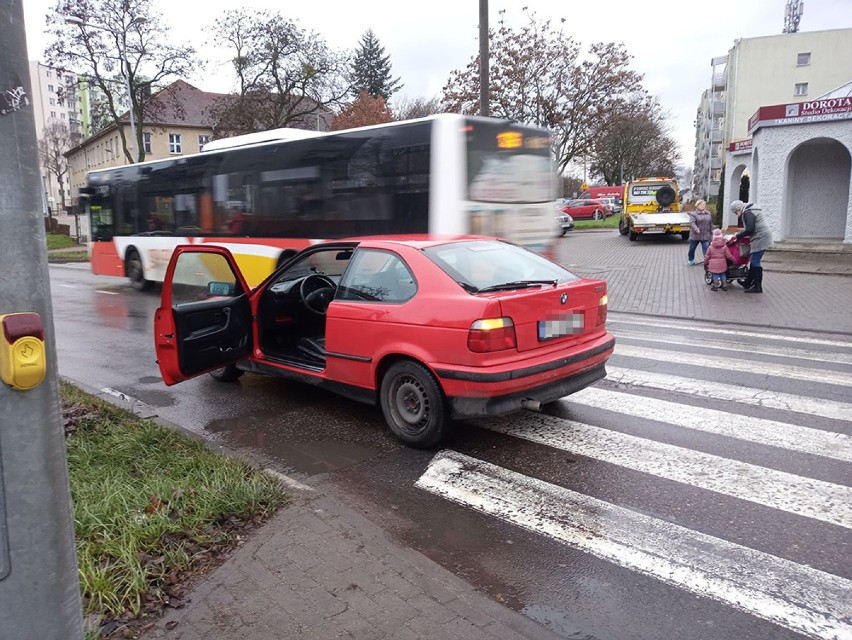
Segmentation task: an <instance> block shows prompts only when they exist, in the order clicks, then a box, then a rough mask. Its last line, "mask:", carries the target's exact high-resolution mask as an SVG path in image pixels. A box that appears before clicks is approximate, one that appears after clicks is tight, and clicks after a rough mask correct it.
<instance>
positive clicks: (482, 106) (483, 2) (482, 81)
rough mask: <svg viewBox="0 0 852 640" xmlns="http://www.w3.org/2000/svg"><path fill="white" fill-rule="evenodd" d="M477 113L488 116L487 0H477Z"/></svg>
mask: <svg viewBox="0 0 852 640" xmlns="http://www.w3.org/2000/svg"><path fill="white" fill-rule="evenodd" d="M479 115H482V116H486V117H488V116H489V115H490V110H489V108H488V0H479Z"/></svg>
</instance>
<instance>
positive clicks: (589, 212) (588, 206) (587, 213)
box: [562, 198, 612, 220]
mask: <svg viewBox="0 0 852 640" xmlns="http://www.w3.org/2000/svg"><path fill="white" fill-rule="evenodd" d="M562 212H563V213H567V214H568V215H569V216H571V217H572V218H574V219H575V220H583V219H589V220H603V219H604V218H607V217H609V216H611V215H612V207H611V206H610V205H609V204H607V203H606V202H603V201H602V200H597V199H594V198H593V199H588V200H569V201H568V202H566V203H565V205H564V206H563V207H562Z"/></svg>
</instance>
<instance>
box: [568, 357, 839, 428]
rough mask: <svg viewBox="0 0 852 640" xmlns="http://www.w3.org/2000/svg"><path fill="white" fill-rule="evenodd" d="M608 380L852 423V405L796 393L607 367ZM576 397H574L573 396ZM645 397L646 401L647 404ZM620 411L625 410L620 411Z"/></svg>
mask: <svg viewBox="0 0 852 640" xmlns="http://www.w3.org/2000/svg"><path fill="white" fill-rule="evenodd" d="M606 379H607V380H608V381H610V382H617V383H619V384H629V385H631V386H634V387H644V388H649V389H660V390H662V391H673V392H675V393H682V394H685V395H690V396H695V397H698V398H712V399H714V400H725V401H729V402H737V403H739V404H748V405H752V406H755V407H766V408H768V409H781V410H783V411H792V412H795V413H805V414H808V415H815V416H820V417H823V418H831V419H833V420H846V421H849V420H852V404H849V403H847V402H835V401H833V400H823V399H821V398H808V397H805V396H797V395H793V394H792V393H781V392H778V391H766V390H763V389H753V388H749V387H741V386H736V385H732V384H725V383H722V382H709V381H704V380H696V379H695V378H682V377H680V376H673V375H669V374H667V373H652V372H648V371H641V370H639V369H626V368H623V367H611V366H609V365H607V368H606ZM571 397H572V398H573V397H574V396H571ZM644 401H645V398H643V402H644ZM619 411H622V410H621V409H619Z"/></svg>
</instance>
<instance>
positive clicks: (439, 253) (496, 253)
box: [424, 240, 578, 293]
mask: <svg viewBox="0 0 852 640" xmlns="http://www.w3.org/2000/svg"><path fill="white" fill-rule="evenodd" d="M424 253H425V254H426V256H428V257H429V259H431V260H432V261H433V262H434V263H435V264H437V265H438V266H439V267H440V268H441V269H442V270H443V271H444V272H445V273H447V275H449V276H450V277H451V278H452V279H453V280H455V281H456V282H458V283H459V285H461V286H462V287H463V288H464V289H465V290H466V291H469V292H470V293H476V292H477V291H479V290H481V289H487V288H489V287H494V286H497V285H501V284H505V283H509V282H530V281H537V280H542V281H544V280H548V281H555V282H570V281H572V280H577V278H578V276H576V275H574V274H573V273H571V272H570V271H568V270H567V269H565V268H564V267H562V266H560V265H558V264H556V263H555V262H551V261H550V260H548V259H546V258H544V257H542V256H540V255H539V254H537V253H535V252H533V251H529V250H528V249H524V248H523V247H519V246H517V245H514V244H510V243H508V242H502V241H500V240H473V241H465V242H452V243H448V244H442V245H438V246H434V247H429V248H428V249H425V250H424Z"/></svg>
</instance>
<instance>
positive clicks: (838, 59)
mask: <svg viewBox="0 0 852 640" xmlns="http://www.w3.org/2000/svg"><path fill="white" fill-rule="evenodd" d="M710 66H711V72H710V74H709V77H708V88H707V89H706V90H705V91H704V93H703V94H702V96H701V101H700V105H699V108H698V114H697V119H696V145H695V169H694V175H695V183H694V188H695V192H696V194H698V195H699V196H701V197H707V196H709V198H708V199H710V198H715V197H716V196H717V195H718V192H719V183H720V179H721V172H722V169H723V166H724V165H725V164H726V161H725V158H726V153H727V150H728V149H729V147H730V146H731V144H732V143H739V145H740V146H741V147H742V146H744V145H746V144H747V143H745V142H742V141H745V140H747V139H748V138H749V135H750V134H749V124H748V123H749V118H751V117H752V116H753V115H754V113H755V112H756V111H757V110H758V108H759V107H761V106H764V105H774V104H786V103H793V102H803V101H806V100H809V99H814V98H816V97H818V96H821V95H823V94H826V93H828V92H830V91H832V90H834V89H836V88H837V87H839V86H841V85H843V84H844V83H846V82H848V81H849V79H850V78H852V29H832V30H827V31H813V32H796V33H781V34H777V35H772V36H763V37H759V38H742V39H739V40H737V41H735V43H734V46H733V47H732V48H731V49H730V50H729V51H728V54H727V55H724V56H719V57H716V58H713V59H712V60H711V65H710ZM738 189H739V184H737V185H731V184H729V183H728V182H727V181H726V186H725V192H726V194H727V195H731V194H737V193H738ZM727 195H726V196H725V197H726V199H728V200H730V199H733V198H734V196H733V195H732V197H731V198H728V197H727Z"/></svg>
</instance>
